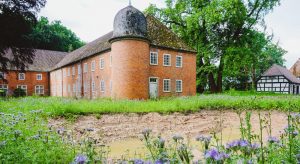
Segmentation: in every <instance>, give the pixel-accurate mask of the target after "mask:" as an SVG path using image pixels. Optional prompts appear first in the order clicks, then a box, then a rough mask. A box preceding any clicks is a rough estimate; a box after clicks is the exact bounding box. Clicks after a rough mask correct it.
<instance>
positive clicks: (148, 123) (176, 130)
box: [49, 110, 287, 152]
mask: <svg viewBox="0 0 300 164" xmlns="http://www.w3.org/2000/svg"><path fill="white" fill-rule="evenodd" d="M268 113H269V112H261V116H262V118H268ZM242 115H243V117H244V115H245V113H243V114H242ZM221 120H222V122H223V123H222V124H220V121H221ZM49 124H50V125H52V126H54V127H55V128H62V127H63V128H65V129H67V130H69V131H72V134H74V137H75V139H76V140H80V139H81V138H83V137H85V136H87V135H88V136H89V137H92V138H94V139H97V140H99V141H101V142H103V144H105V145H110V146H112V149H115V150H116V151H125V150H127V149H131V148H132V149H136V148H137V147H136V145H135V144H137V145H139V146H141V145H140V144H142V143H141V142H139V138H140V137H141V132H142V131H143V130H144V129H145V128H150V129H152V131H153V133H154V134H155V135H161V136H162V137H164V138H166V139H170V138H171V137H172V136H173V135H174V134H180V135H182V136H184V137H185V138H187V139H189V140H193V141H194V140H195V137H196V136H197V135H199V134H202V135H211V134H212V133H214V132H215V133H217V134H219V135H220V134H221V132H222V136H223V140H224V142H225V141H229V140H233V139H238V138H239V136H240V131H239V128H240V119H239V117H238V114H237V113H236V112H234V111H230V110H226V111H223V112H220V111H209V110H202V111H199V112H198V113H192V114H187V115H185V114H181V113H174V114H169V115H161V114H158V113H149V114H145V115H138V114H127V115H124V114H115V115H101V117H100V118H99V119H98V118H97V117H95V116H80V117H78V119H76V120H75V122H70V121H68V120H66V119H64V118H58V119H51V120H49ZM251 124H252V129H253V131H254V133H257V134H258V133H259V129H260V128H259V118H258V112H256V111H254V112H252V117H251ZM271 125H272V136H277V137H278V136H279V135H280V131H282V130H283V129H284V128H285V127H286V125H287V116H286V114H285V113H282V112H278V111H272V112H271ZM268 131H269V130H267V128H265V129H264V131H263V135H264V138H267V136H268V135H269V134H268ZM122 144H123V146H122ZM132 146H133V147H132ZM123 149H124V150H123ZM113 151H114V150H112V152H113Z"/></svg>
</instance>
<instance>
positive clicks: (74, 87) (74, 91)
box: [73, 83, 76, 93]
mask: <svg viewBox="0 0 300 164" xmlns="http://www.w3.org/2000/svg"><path fill="white" fill-rule="evenodd" d="M73 93H76V83H74V84H73Z"/></svg>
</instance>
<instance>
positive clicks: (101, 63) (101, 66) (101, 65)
mask: <svg viewBox="0 0 300 164" xmlns="http://www.w3.org/2000/svg"><path fill="white" fill-rule="evenodd" d="M100 69H104V59H103V58H100Z"/></svg>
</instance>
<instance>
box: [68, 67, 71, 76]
mask: <svg viewBox="0 0 300 164" xmlns="http://www.w3.org/2000/svg"><path fill="white" fill-rule="evenodd" d="M69 76H71V69H70V68H68V77H69Z"/></svg>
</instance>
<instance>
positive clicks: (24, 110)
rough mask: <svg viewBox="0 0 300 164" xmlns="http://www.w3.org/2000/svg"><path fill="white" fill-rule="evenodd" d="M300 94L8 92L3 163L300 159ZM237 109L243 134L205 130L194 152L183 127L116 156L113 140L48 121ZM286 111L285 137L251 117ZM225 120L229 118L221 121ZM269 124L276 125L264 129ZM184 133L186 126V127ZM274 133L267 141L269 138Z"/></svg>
mask: <svg viewBox="0 0 300 164" xmlns="http://www.w3.org/2000/svg"><path fill="white" fill-rule="evenodd" d="M299 98H300V97H298V96H292V95H278V94H272V93H268V94H260V93H251V92H227V93H224V94H216V95H210V94H207V95H206V94H205V95H198V96H194V97H181V98H166V99H160V100H148V101H138V100H132V101H129V100H120V101H115V100H110V99H97V100H84V99H80V100H76V99H70V98H57V97H24V98H5V99H1V100H0V119H1V120H0V124H1V125H0V163H78V164H84V163H133V164H144V163H148V164H151V163H157V164H164V163H185V164H190V163H216V164H222V163H249V164H250V163H297V162H298V163H299V162H300V159H299V158H300V155H299V154H300V142H299V141H300V136H299V128H300V126H299V125H300V114H299V107H300V99H299ZM204 109H205V110H233V111H234V110H235V111H237V113H239V111H246V113H245V112H244V114H245V115H244V116H242V117H241V119H240V120H241V121H240V132H241V136H240V139H238V140H233V141H229V142H228V143H223V142H222V139H220V137H219V135H216V134H211V135H209V136H208V135H200V136H198V137H196V138H194V140H195V141H196V142H199V143H201V145H202V146H201V147H196V148H197V149H198V150H199V151H201V152H202V153H203V156H202V158H200V159H197V160H196V161H195V158H194V157H193V155H192V149H195V146H196V145H191V144H188V143H187V140H186V139H185V138H183V137H182V136H180V135H174V136H173V137H172V139H171V140H169V141H166V140H165V139H164V138H162V137H161V136H155V135H153V134H152V133H151V129H145V130H144V131H142V132H141V135H142V136H143V139H142V140H143V142H144V146H145V147H146V149H147V153H146V154H145V155H144V156H142V157H141V156H136V157H135V158H129V157H124V156H122V157H120V158H118V159H109V158H108V154H109V148H108V147H107V146H106V145H103V144H102V143H100V142H99V141H98V140H95V139H93V138H90V137H89V136H88V133H89V132H92V131H93V130H94V129H89V128H87V129H86V131H85V132H83V133H84V136H85V135H86V137H84V138H82V140H80V141H75V139H74V138H73V137H74V135H73V134H72V131H68V130H67V129H64V128H55V127H53V126H52V125H49V124H48V120H49V119H51V118H54V117H67V118H69V117H73V116H75V115H90V114H92V115H99V116H101V114H117V113H118V114H120V113H121V114H127V113H140V114H144V113H151V112H158V113H162V114H169V113H173V112H180V113H191V114H192V113H193V112H198V111H200V110H204ZM248 110H251V111H253V110H257V111H258V112H259V111H266V110H267V111H272V110H276V111H283V112H286V114H287V116H288V117H287V118H288V120H287V122H288V124H287V126H286V128H285V129H284V131H283V132H282V133H281V136H280V137H275V136H273V135H272V131H271V130H270V129H272V125H271V122H272V121H271V120H270V118H268V117H264V116H260V115H259V119H258V120H259V124H260V131H261V133H259V134H254V133H253V130H252V125H251V123H250V118H251V112H247V111H248ZM221 122H222V121H221ZM262 131H268V136H263V135H262ZM178 133H179V134H180V132H178ZM265 137H267V142H265V141H264V140H266V138H265Z"/></svg>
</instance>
